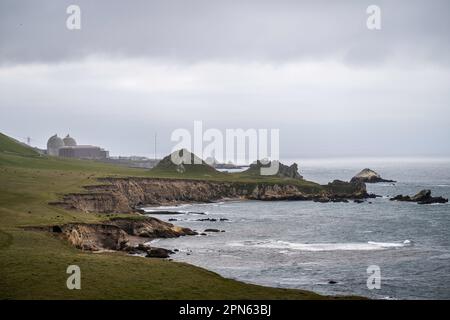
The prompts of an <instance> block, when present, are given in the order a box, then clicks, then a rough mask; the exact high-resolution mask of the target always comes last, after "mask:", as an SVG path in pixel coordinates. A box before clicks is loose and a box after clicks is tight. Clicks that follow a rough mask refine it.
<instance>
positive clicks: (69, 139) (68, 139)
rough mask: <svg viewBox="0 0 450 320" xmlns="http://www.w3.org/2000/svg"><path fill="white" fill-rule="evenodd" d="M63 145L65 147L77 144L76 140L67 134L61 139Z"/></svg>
mask: <svg viewBox="0 0 450 320" xmlns="http://www.w3.org/2000/svg"><path fill="white" fill-rule="evenodd" d="M63 142H64V145H65V146H66V147H75V146H76V145H77V142H76V141H75V139H74V138H72V137H71V136H69V135H67V136H66V137H65V138H64V139H63Z"/></svg>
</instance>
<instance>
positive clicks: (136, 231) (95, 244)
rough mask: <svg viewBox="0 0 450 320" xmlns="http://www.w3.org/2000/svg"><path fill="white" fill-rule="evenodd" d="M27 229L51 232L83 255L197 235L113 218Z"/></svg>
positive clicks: (147, 221)
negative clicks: (154, 240) (81, 251)
mask: <svg viewBox="0 0 450 320" xmlns="http://www.w3.org/2000/svg"><path fill="white" fill-rule="evenodd" d="M27 229H31V230H38V231H48V232H52V233H53V234H55V235H56V236H58V237H59V238H61V239H64V240H66V241H67V242H68V243H70V244H71V245H73V246H74V247H76V248H78V249H81V250H86V251H99V250H115V251H130V250H137V249H136V247H135V246H134V245H133V244H132V241H131V240H132V238H133V237H134V238H148V239H153V238H176V237H181V236H186V235H196V234H197V233H196V232H195V231H192V230H191V229H189V228H183V227H179V226H175V225H173V224H171V223H168V222H164V221H161V220H159V219H156V218H153V217H130V218H113V219H111V220H107V221H104V222H102V223H92V224H89V223H68V224H63V225H54V226H49V227H30V228H27ZM148 239H145V240H144V239H142V240H140V241H135V242H138V243H141V246H142V242H144V241H148ZM148 249H150V247H148Z"/></svg>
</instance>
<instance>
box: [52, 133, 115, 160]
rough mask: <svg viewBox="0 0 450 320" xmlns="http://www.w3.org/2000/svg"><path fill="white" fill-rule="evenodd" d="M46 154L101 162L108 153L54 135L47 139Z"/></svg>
mask: <svg viewBox="0 0 450 320" xmlns="http://www.w3.org/2000/svg"><path fill="white" fill-rule="evenodd" d="M47 154H49V155H51V156H59V157H65V158H77V159H92V160H103V159H107V158H108V157H109V152H108V151H106V150H104V149H102V148H100V147H97V146H91V145H78V144H77V142H76V141H75V139H74V138H72V137H71V136H69V135H67V136H66V137H65V138H64V139H61V138H60V137H58V135H56V134H55V135H54V136H52V137H50V139H48V142H47Z"/></svg>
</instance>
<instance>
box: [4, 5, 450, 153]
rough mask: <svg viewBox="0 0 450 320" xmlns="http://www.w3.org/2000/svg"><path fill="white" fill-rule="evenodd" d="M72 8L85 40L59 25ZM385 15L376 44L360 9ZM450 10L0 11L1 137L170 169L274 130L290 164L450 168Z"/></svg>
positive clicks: (218, 8) (107, 7) (344, 7)
mask: <svg viewBox="0 0 450 320" xmlns="http://www.w3.org/2000/svg"><path fill="white" fill-rule="evenodd" d="M73 3H75V4H78V5H80V7H81V10H82V30H80V31H69V30H67V29H66V27H65V22H66V18H67V14H66V8H67V6H68V5H69V4H73ZM370 4H377V5H379V6H380V7H381V9H382V30H380V31H369V30H367V28H366V18H367V15H366V8H367V6H368V5H370ZM449 9H450V2H449V1H446V0H442V1H441V0H433V1H424V0H423V1H419V0H408V1H407V0H396V1H393V0H390V1H381V0H375V1H373V0H370V1H366V0H361V1H359V0H353V1H350V0H341V1H322V0H315V1H312V0H311V1H289V0H281V1H275V0H273V1H265V0H254V1H251V0H240V1H237V0H226V1H225V0H223V1H219V0H217V1H211V0H203V1H200V0H189V1H186V0H179V1H174V0H160V1H139V0H135V1H115V0H108V1H106V0H103V1H101V0H83V1H81V0H75V1H74V0H70V1H65V0H59V1H54V0H41V1H33V0H31V1H24V0H1V1H0V115H1V116H0V131H4V132H5V133H7V134H11V135H13V136H14V137H16V138H24V137H26V136H31V137H32V138H34V139H35V140H34V143H35V144H36V145H38V146H40V147H44V146H45V142H46V140H47V138H48V137H49V136H50V135H53V134H54V133H55V132H57V133H59V134H60V135H63V134H66V133H70V134H71V135H73V136H75V137H76V138H77V139H78V140H79V142H80V143H92V144H99V145H101V146H104V147H106V148H108V149H110V150H111V152H112V153H113V154H141V155H151V154H152V143H153V142H152V141H153V134H154V132H155V131H157V132H158V136H159V141H160V148H159V152H160V155H162V154H164V153H168V152H169V151H170V148H171V147H172V145H173V143H171V142H170V133H171V132H172V131H173V130H174V129H177V128H187V129H191V128H192V124H193V121H194V120H203V121H204V124H205V127H206V128H218V129H225V128H239V127H241V128H244V129H245V128H280V129H281V137H280V138H281V153H282V157H300V156H345V155H348V156H363V155H366V156H378V155H383V156H403V155H405V156H408V155H421V156H422V155H423V156H426V155H430V156H434V155H446V156H448V155H450V144H448V137H449V136H450V107H449V104H450V91H449V90H448V88H449V87H450V60H449V59H450V58H449V57H450V54H449V53H450V51H449V48H450V36H449V31H450V25H449V24H450V19H449V15H450V10H449Z"/></svg>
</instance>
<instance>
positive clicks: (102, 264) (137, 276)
mask: <svg viewBox="0 0 450 320" xmlns="http://www.w3.org/2000/svg"><path fill="white" fill-rule="evenodd" d="M153 174H154V173H153ZM150 175H151V173H150V172H149V171H148V170H141V169H131V168H124V167H119V166H113V165H107V164H102V163H98V162H93V161H82V160H68V159H60V158H53V157H46V156H40V155H38V154H37V153H36V152H34V150H31V149H28V148H26V147H24V146H22V145H17V143H16V142H15V141H13V140H9V138H8V137H6V136H0V299H322V298H324V297H322V296H319V295H316V294H314V293H311V292H306V291H300V290H288V289H276V288H267V287H262V286H255V285H249V284H244V283H241V282H238V281H234V280H229V279H224V278H222V277H220V276H219V275H217V274H215V273H212V272H209V271H207V270H204V269H201V268H198V267H194V266H191V265H188V264H184V263H177V262H172V261H168V260H159V259H149V258H138V257H131V256H127V255H125V254H123V253H90V252H83V251H80V250H78V249H75V248H73V247H71V246H69V245H68V244H67V243H65V242H63V241H61V240H59V239H57V238H55V237H53V236H51V235H49V234H46V233H42V232H36V231H25V230H23V229H22V227H24V226H31V225H33V226H35V225H50V224H60V223H66V222H75V221H76V222H98V221H100V220H103V219H105V216H104V215H103V216H102V215H97V214H87V213H81V212H74V211H66V210H63V209H61V208H58V207H55V206H50V205H48V202H49V201H53V200H57V199H58V197H59V196H61V195H62V194H64V193H68V192H76V191H80V190H81V187H82V186H83V185H88V184H94V183H96V178H98V177H105V176H150ZM216 178H217V177H216ZM222 179H225V178H223V177H222ZM227 179H228V178H227ZM71 264H76V265H78V266H80V268H81V279H82V280H81V290H68V289H67V288H66V279H67V277H68V275H67V274H66V268H67V266H68V265H71Z"/></svg>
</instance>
